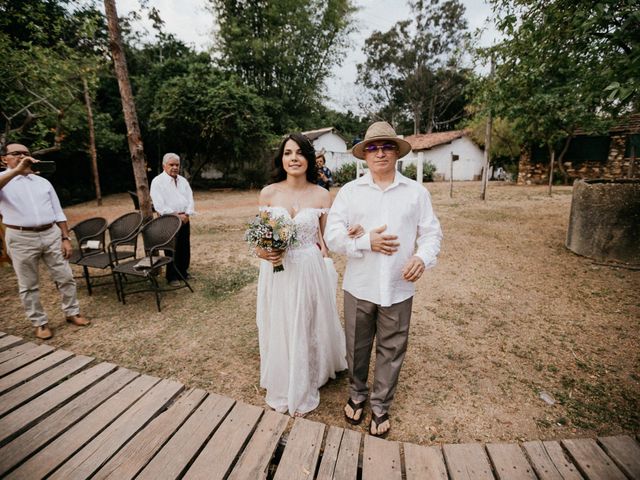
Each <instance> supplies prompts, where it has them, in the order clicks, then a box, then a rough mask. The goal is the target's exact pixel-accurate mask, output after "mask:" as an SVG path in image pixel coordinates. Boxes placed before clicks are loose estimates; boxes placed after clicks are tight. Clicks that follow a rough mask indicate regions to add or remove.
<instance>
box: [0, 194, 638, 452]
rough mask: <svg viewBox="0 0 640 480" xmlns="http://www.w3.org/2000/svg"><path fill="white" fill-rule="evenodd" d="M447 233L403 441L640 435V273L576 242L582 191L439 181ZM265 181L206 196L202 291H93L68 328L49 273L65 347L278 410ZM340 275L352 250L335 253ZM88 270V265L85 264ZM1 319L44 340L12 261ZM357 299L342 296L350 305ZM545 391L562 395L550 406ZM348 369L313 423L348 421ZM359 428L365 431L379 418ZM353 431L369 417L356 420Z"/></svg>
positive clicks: (417, 347)
mask: <svg viewBox="0 0 640 480" xmlns="http://www.w3.org/2000/svg"><path fill="white" fill-rule="evenodd" d="M428 188H429V190H430V191H431V193H432V196H433V200H434V205H435V210H436V213H437V215H438V216H439V218H440V220H441V223H442V227H443V231H444V241H443V248H442V252H441V255H440V259H439V264H438V266H437V267H436V268H435V269H433V270H431V271H429V272H428V274H427V275H425V276H424V277H423V278H422V279H421V280H420V281H419V283H418V285H417V294H416V298H415V301H414V307H413V308H414V310H413V318H412V326H411V336H410V343H409V351H408V354H407V358H406V361H405V365H404V369H403V371H402V374H401V376H400V384H399V388H398V392H397V396H396V400H395V403H394V404H393V407H392V410H391V412H390V414H391V419H392V422H393V424H392V425H393V426H392V430H391V435H390V438H391V439H394V440H403V441H408V442H415V443H420V444H431V443H440V442H468V441H500V440H506V441H515V440H522V439H552V438H560V437H576V436H585V435H595V434H598V435H600V434H617V433H621V432H637V431H638V430H640V418H639V412H640V402H639V400H638V399H639V398H640V383H639V382H640V352H639V349H638V345H639V344H640V343H639V341H638V340H639V338H638V337H639V335H640V334H639V332H640V328H639V326H640V325H639V324H640V321H639V318H640V296H639V295H638V292H640V271H633V270H626V269H621V268H612V267H607V266H603V265H598V264H595V263H594V262H593V261H591V260H589V259H587V258H582V257H579V256H577V255H574V254H573V253H571V252H570V251H568V250H567V249H565V247H564V240H565V235H566V231H567V223H568V217H569V208H570V204H571V188H570V187H559V188H556V189H555V194H554V195H553V197H551V198H550V197H548V196H547V195H546V188H544V187H519V186H513V185H498V184H495V183H491V184H490V185H489V192H488V200H487V201H486V202H482V201H480V200H479V199H478V193H479V189H480V187H479V183H477V182H467V183H458V184H455V185H454V197H453V199H450V198H449V195H448V188H449V187H448V184H444V183H439V184H430V185H429V186H428ZM256 202H257V192H255V191H253V192H236V191H217V192H198V193H197V194H196V208H197V210H198V212H199V216H198V217H197V218H194V220H193V229H192V245H193V248H192V259H193V260H192V273H193V274H194V276H195V277H196V280H195V281H194V287H195V290H196V292H195V293H193V294H191V293H189V292H188V291H187V290H179V291H176V292H171V293H169V294H167V295H165V297H164V299H163V306H164V309H163V311H162V313H157V311H156V308H155V302H154V300H153V296H152V295H151V294H144V295H138V296H135V297H130V301H128V302H127V304H126V305H121V304H120V303H118V301H117V300H116V297H115V292H114V290H113V287H111V286H107V287H102V288H98V289H96V290H95V291H94V295H93V296H92V297H89V296H88V295H87V293H86V289H85V287H84V283H83V281H82V280H79V282H78V286H79V292H80V294H79V296H80V302H81V306H82V311H83V312H84V313H85V314H86V315H87V316H89V317H90V318H91V319H92V320H93V324H92V325H91V327H89V328H87V329H79V328H77V327H73V326H69V325H67V324H65V323H64V321H63V316H62V314H61V312H60V310H59V306H58V298H57V294H56V292H55V291H54V288H53V285H52V283H51V281H50V280H49V279H48V276H47V275H43V276H44V277H46V279H45V280H43V282H42V291H43V301H44V304H45V307H46V310H47V311H48V312H49V314H50V318H51V319H50V322H51V325H52V326H53V327H54V329H55V337H54V338H53V339H52V340H51V341H50V342H49V343H50V344H51V345H54V346H55V347H58V348H64V349H68V350H71V351H73V352H75V353H78V354H85V355H90V356H93V357H96V358H97V359H99V360H108V361H110V362H114V363H117V364H119V365H121V366H124V367H127V368H131V369H135V370H138V371H141V372H144V373H148V374H152V375H157V376H160V377H171V378H174V379H177V380H179V381H181V382H183V383H184V384H186V385H188V386H194V387H201V388H204V389H207V390H209V391H212V392H216V393H220V394H223V395H227V396H230V397H233V398H236V399H238V400H243V401H245V402H248V403H251V404H255V405H260V406H262V405H264V401H263V395H264V392H263V391H262V390H261V389H260V388H259V385H258V381H259V379H258V376H259V362H260V358H259V351H258V342H257V331H256V325H255V318H254V315H255V301H256V284H255V280H256V275H257V261H256V260H255V259H253V258H251V257H250V256H249V255H248V254H247V247H246V246H245V244H244V243H243V240H242V236H243V231H244V223H245V222H246V221H247V220H248V219H249V218H250V217H251V216H252V215H253V214H254V213H255V211H256ZM130 208H131V203H130V200H129V198H128V196H126V195H115V196H111V197H108V198H106V199H105V202H104V205H103V206H102V207H96V206H95V205H94V204H93V203H87V204H82V205H77V206H74V207H71V208H68V209H66V212H67V215H68V217H69V221H70V223H71V224H73V223H74V222H77V221H79V220H82V219H84V218H87V217H89V216H94V215H101V216H104V217H106V218H108V219H109V220H112V219H114V218H115V217H116V216H118V215H120V214H122V213H124V212H126V211H129V210H130ZM334 258H335V260H336V266H337V269H338V271H339V272H342V271H343V269H344V259H342V258H339V257H337V256H336V257H334ZM77 273H78V274H79V273H80V271H79V270H77ZM0 285H1V287H0V312H1V315H0V316H1V320H0V330H2V331H5V332H8V333H11V334H14V335H19V336H22V337H25V338H26V339H29V340H31V339H33V333H32V329H31V328H30V325H29V323H28V322H27V320H25V317H24V314H23V310H22V307H21V305H20V302H19V300H18V296H17V286H16V280H15V275H14V273H13V271H12V269H11V267H8V266H4V267H1V268H0ZM341 303H342V294H341V293H340V294H339V299H338V305H339V306H340V310H342V308H341ZM543 392H546V394H548V395H549V396H551V397H552V398H553V399H554V400H555V403H554V404H553V405H550V404H548V403H546V402H545V401H543V400H542V399H541V397H540V394H541V393H543ZM345 400H346V377H345V375H344V374H343V375H340V376H338V378H337V379H336V380H334V381H331V382H329V384H327V385H326V386H325V387H323V389H322V390H321V403H320V407H319V408H318V409H317V410H316V411H315V412H313V413H312V414H311V415H310V416H309V418H310V419H312V420H317V421H321V422H325V423H327V424H329V425H338V426H341V427H346V426H348V425H347V424H346V422H345V421H344V420H343V416H342V410H341V409H342V405H343V402H344V401H345ZM362 425H363V426H361V427H360V428H362V429H363V430H364V428H365V427H364V425H365V423H363V424H362ZM349 428H358V427H350V426H349Z"/></svg>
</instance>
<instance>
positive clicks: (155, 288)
mask: <svg viewBox="0 0 640 480" xmlns="http://www.w3.org/2000/svg"><path fill="white" fill-rule="evenodd" d="M149 281H150V282H151V286H152V287H153V293H155V294H156V306H157V307H158V312H160V311H162V309H161V308H160V285H158V280H157V279H156V277H155V276H154V275H149Z"/></svg>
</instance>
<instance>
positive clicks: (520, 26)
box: [485, 0, 640, 182]
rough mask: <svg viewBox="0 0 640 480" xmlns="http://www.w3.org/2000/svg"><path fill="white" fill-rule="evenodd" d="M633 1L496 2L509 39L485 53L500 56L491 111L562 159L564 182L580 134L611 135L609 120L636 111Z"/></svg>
mask: <svg viewBox="0 0 640 480" xmlns="http://www.w3.org/2000/svg"><path fill="white" fill-rule="evenodd" d="M635 3H636V2H629V1H626V0H598V1H597V2H592V1H587V0H580V1H573V0H545V1H542V2H540V1H536V0H493V1H492V4H493V8H494V12H495V13H496V22H497V27H498V29H499V30H500V31H501V32H502V34H503V35H504V37H505V39H504V41H502V42H501V43H500V44H498V45H496V46H495V47H493V48H491V49H489V50H488V51H487V54H493V55H495V58H496V72H495V80H494V81H493V82H489V83H487V91H486V92H485V93H486V95H485V99H486V107H487V108H492V109H494V111H495V112H496V113H497V115H499V116H503V117H505V118H508V119H510V120H512V121H513V122H515V123H514V124H515V127H516V128H517V129H518V130H519V132H520V134H521V136H522V137H523V138H525V139H526V140H527V141H528V142H533V143H538V144H541V145H546V147H547V150H548V151H549V157H550V159H553V158H555V157H556V154H557V162H556V165H557V168H558V169H559V171H560V173H561V175H562V176H563V178H564V180H565V182H566V181H567V178H568V177H567V174H566V171H565V169H564V167H563V160H564V155H565V153H566V151H567V149H568V147H569V142H570V141H571V139H572V138H573V136H574V135H575V132H576V131H577V130H578V129H582V130H586V131H592V132H598V131H603V130H606V127H607V122H608V119H609V118H610V116H611V115H615V114H617V113H619V112H621V111H624V110H625V109H629V108H633V105H635V106H636V107H637V102H638V99H637V96H636V95H637V88H638V84H637V72H638V69H639V67H640V63H639V57H638V55H639V53H638V51H639V49H638V43H639V41H638V36H637V32H638V31H639V30H640V23H639V18H640V17H639V15H638V10H637V8H634V6H633V4H635ZM636 7H637V5H636ZM634 32H635V33H634ZM615 84H617V85H618V86H619V88H618V90H615V91H614V92H613V95H610V93H609V90H611V89H612V88H611V86H612V85H615ZM623 85H624V87H623ZM607 89H609V90H607ZM623 90H624V91H623ZM629 92H631V93H629ZM634 92H635V93H634ZM621 93H622V94H621ZM558 144H560V147H559V148H558V147H557V145H558ZM556 150H558V151H556ZM552 175H553V168H550V174H549V177H550V180H551V178H552Z"/></svg>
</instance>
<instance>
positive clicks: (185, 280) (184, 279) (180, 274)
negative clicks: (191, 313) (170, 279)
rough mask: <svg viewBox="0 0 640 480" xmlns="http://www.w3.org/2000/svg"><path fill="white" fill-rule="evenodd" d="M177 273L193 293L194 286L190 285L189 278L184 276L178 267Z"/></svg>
mask: <svg viewBox="0 0 640 480" xmlns="http://www.w3.org/2000/svg"><path fill="white" fill-rule="evenodd" d="M176 273H177V274H178V275H179V276H180V278H181V279H182V281H183V282H184V284H185V285H186V286H187V288H188V289H189V290H191V293H193V288H191V285H189V282H187V279H186V278H184V277H183V276H182V273H180V272H179V271H178V269H176Z"/></svg>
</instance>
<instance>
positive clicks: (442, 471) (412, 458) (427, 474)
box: [404, 443, 449, 480]
mask: <svg viewBox="0 0 640 480" xmlns="http://www.w3.org/2000/svg"><path fill="white" fill-rule="evenodd" d="M404 466H405V470H406V473H407V480H448V478H449V477H448V476H447V467H446V466H445V464H444V457H443V456H442V450H440V449H439V448H438V447H422V446H420V445H414V444H413V443H405V444H404Z"/></svg>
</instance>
